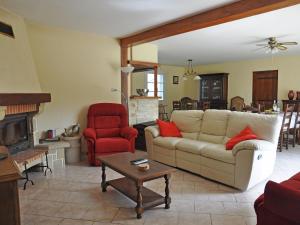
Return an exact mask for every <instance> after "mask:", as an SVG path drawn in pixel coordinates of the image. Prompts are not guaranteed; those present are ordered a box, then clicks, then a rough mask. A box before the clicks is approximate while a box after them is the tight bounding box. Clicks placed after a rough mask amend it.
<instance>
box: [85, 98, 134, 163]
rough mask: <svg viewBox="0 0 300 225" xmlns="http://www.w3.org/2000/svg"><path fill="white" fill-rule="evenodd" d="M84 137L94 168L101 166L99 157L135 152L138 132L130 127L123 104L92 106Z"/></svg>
mask: <svg viewBox="0 0 300 225" xmlns="http://www.w3.org/2000/svg"><path fill="white" fill-rule="evenodd" d="M83 135H84V137H85V139H86V141H87V145H88V160H89V163H90V164H91V165H93V166H99V165H100V161H99V160H96V158H95V157H96V156H97V155H109V154H113V153H117V152H134V151H135V148H134V146H135V138H136V137H137V131H136V130H135V129H134V128H132V127H129V126H128V114H127V110H126V109H125V107H124V106H123V105H121V104H115V103H98V104H94V105H91V106H90V107H89V110H88V115H87V128H86V129H85V130H84V132H83Z"/></svg>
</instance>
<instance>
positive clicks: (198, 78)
mask: <svg viewBox="0 0 300 225" xmlns="http://www.w3.org/2000/svg"><path fill="white" fill-rule="evenodd" d="M200 79H201V78H200V77H199V76H198V75H196V76H195V77H194V79H193V80H200Z"/></svg>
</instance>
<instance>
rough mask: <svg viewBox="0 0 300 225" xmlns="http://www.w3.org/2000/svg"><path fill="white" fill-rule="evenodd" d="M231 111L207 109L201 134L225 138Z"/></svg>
mask: <svg viewBox="0 0 300 225" xmlns="http://www.w3.org/2000/svg"><path fill="white" fill-rule="evenodd" d="M230 113H231V111H228V110H214V109H209V110H206V111H205V112H204V115H203V121H202V127H201V133H203V134H211V135H216V136H225V134H226V131H227V122H228V118H229V115H230Z"/></svg>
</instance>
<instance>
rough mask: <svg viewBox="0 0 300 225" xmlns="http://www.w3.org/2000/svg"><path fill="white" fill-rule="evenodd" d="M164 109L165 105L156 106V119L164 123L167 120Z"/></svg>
mask: <svg viewBox="0 0 300 225" xmlns="http://www.w3.org/2000/svg"><path fill="white" fill-rule="evenodd" d="M166 108H167V105H165V104H159V105H158V117H159V119H160V120H164V121H168V120H169V116H168V113H167V110H166Z"/></svg>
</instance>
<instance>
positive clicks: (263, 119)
mask: <svg viewBox="0 0 300 225" xmlns="http://www.w3.org/2000/svg"><path fill="white" fill-rule="evenodd" d="M246 126H250V127H251V129H252V130H253V132H254V133H255V134H256V135H257V137H258V138H259V139H263V140H267V141H270V142H272V143H273V144H275V143H276V144H277V142H278V137H279V133H280V126H281V118H280V117H278V116H276V115H264V114H257V113H246V112H232V113H231V115H230V117H229V119H228V127H227V131H226V137H228V138H231V137H233V136H235V135H237V134H238V133H239V132H240V131H241V130H242V129H244V128H245V127H246Z"/></svg>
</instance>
